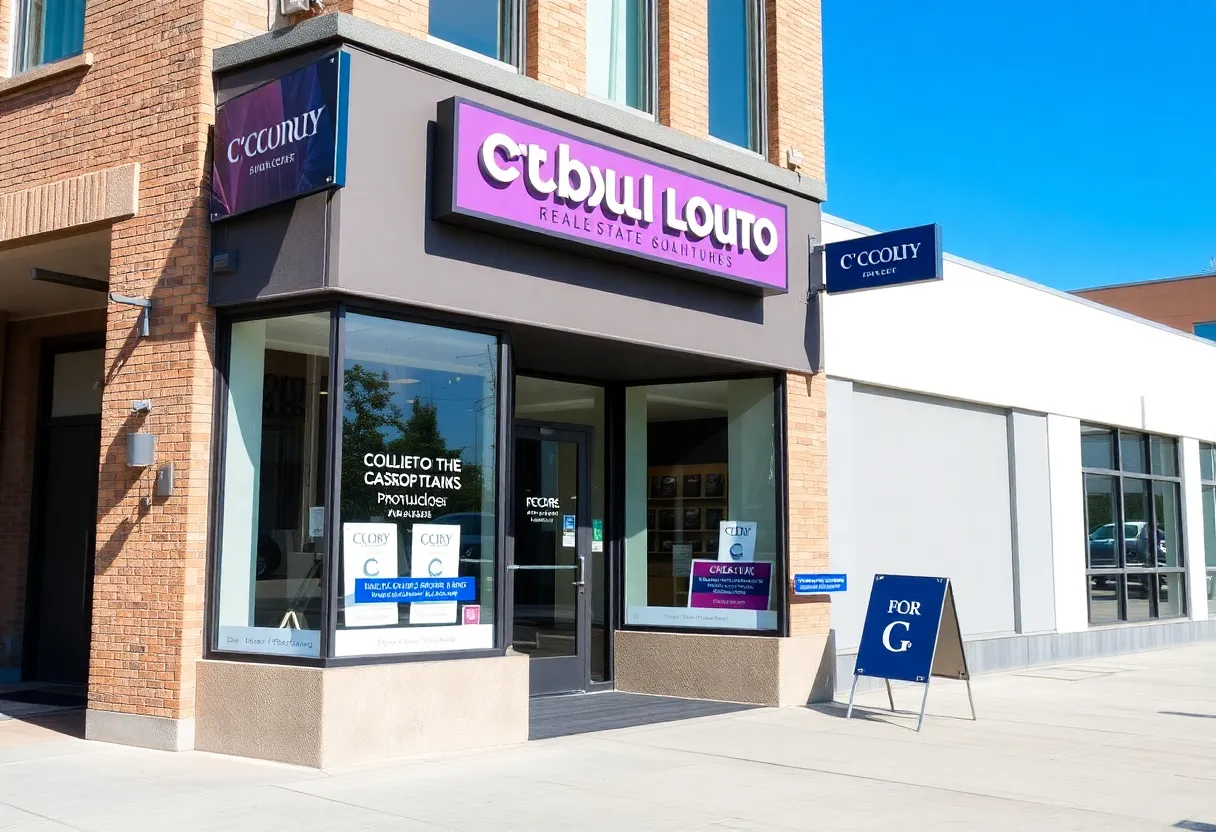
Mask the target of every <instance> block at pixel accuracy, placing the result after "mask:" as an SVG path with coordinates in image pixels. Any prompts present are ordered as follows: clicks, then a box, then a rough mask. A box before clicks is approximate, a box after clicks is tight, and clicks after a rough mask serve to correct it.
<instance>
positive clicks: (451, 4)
mask: <svg viewBox="0 0 1216 832" xmlns="http://www.w3.org/2000/svg"><path fill="white" fill-rule="evenodd" d="M515 2H516V0H442V2H432V3H431V4H430V7H429V12H428V15H429V25H430V28H429V30H428V31H429V34H431V35H433V36H434V37H437V38H439V39H440V40H445V41H447V42H448V43H451V44H455V45H456V46H460V47H463V48H465V49H468V50H471V51H473V52H476V53H478V54H479V55H485V56H486V57H487V58H494V59H495V60H498V61H505V62H506V63H512V62H513V60H514V58H513V56H512V55H511V54H510V51H511V50H510V42H511V37H510V35H511V25H512V23H511V18H512V12H513V10H514V8H515Z"/></svg>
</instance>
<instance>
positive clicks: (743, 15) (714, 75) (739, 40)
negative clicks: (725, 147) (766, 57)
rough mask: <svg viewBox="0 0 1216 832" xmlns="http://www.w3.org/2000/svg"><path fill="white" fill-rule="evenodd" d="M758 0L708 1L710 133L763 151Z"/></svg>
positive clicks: (732, 142) (757, 150)
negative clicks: (760, 107) (761, 141)
mask: <svg viewBox="0 0 1216 832" xmlns="http://www.w3.org/2000/svg"><path fill="white" fill-rule="evenodd" d="M759 18H760V12H759V7H758V3H757V0H709V134H710V135H711V136H714V137H715V138H719V139H722V140H723V141H726V142H730V143H731V144H736V145H738V146H740V147H745V148H748V149H749V150H754V151H756V152H757V153H759V152H761V150H762V148H761V147H760V136H761V130H760V119H761V118H762V115H763V114H762V113H760V112H759V85H760V83H761V79H760V62H761V56H760V54H759V48H760V31H759V26H760V19H759Z"/></svg>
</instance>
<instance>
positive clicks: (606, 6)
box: [587, 0, 654, 113]
mask: <svg viewBox="0 0 1216 832" xmlns="http://www.w3.org/2000/svg"><path fill="white" fill-rule="evenodd" d="M651 20H652V17H651V2H650V0H587V92H588V93H589V94H590V95H594V96H598V97H599V98H605V99H607V100H609V101H614V102H616V103H617V104H624V105H625V106H627V107H632V108H634V109H635V110H644V111H645V112H648V113H649V112H653V111H654V105H653V103H652V96H651V85H652V81H651V77H650V75H651V73H650V67H651V60H650V56H651V53H652V51H653V48H654V47H653V45H652V44H653V41H652V38H651Z"/></svg>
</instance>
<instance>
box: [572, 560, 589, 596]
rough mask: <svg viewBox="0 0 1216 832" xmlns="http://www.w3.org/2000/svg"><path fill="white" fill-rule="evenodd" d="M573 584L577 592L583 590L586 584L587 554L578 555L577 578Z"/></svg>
mask: <svg viewBox="0 0 1216 832" xmlns="http://www.w3.org/2000/svg"><path fill="white" fill-rule="evenodd" d="M574 585H575V586H576V587H578V591H579V592H583V591H584V587H586V586H587V556H586V555H579V556H578V580H577V581H574Z"/></svg>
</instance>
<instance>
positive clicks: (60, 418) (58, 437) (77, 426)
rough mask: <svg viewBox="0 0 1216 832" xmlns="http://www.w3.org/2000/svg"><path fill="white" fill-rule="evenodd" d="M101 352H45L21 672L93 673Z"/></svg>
mask: <svg viewBox="0 0 1216 832" xmlns="http://www.w3.org/2000/svg"><path fill="white" fill-rule="evenodd" d="M103 371H104V352H103V350H102V349H100V348H99V346H98V345H97V342H96V341H92V340H90V341H87V342H76V343H74V344H60V345H50V346H48V348H47V349H46V350H45V351H44V354H43V360H42V368H41V382H42V383H41V394H40V396H39V407H38V413H39V431H38V445H37V449H36V451H35V455H34V509H33V515H32V517H31V523H30V569H29V584H28V587H27V598H28V602H29V603H28V605H27V627H26V632H27V634H28V635H29V638H28V639H27V645H26V650H25V655H24V660H23V664H24V674H23V675H24V676H25V677H26V678H27V679H32V680H36V681H43V682H61V683H66V684H77V685H83V684H85V683H86V682H87V681H88V676H89V642H90V629H91V626H92V617H93V616H92V612H93V571H94V546H95V543H96V538H97V485H98V482H97V475H98V467H99V464H100V456H101V379H102V375H103Z"/></svg>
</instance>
